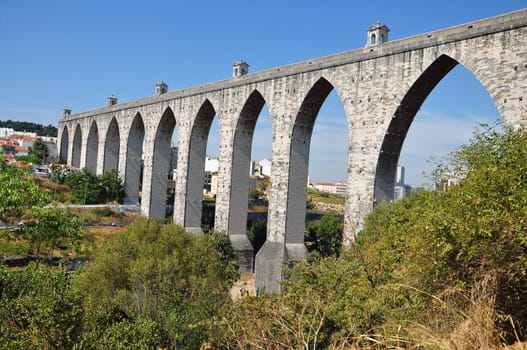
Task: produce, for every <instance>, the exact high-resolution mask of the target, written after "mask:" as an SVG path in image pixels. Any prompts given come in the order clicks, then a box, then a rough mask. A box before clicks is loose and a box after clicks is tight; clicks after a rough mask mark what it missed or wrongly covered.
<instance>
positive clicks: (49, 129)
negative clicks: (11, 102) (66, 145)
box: [0, 120, 58, 137]
mask: <svg viewBox="0 0 527 350" xmlns="http://www.w3.org/2000/svg"><path fill="white" fill-rule="evenodd" d="M0 128H11V129H14V130H15V131H26V132H34V133H36V134H37V135H38V136H51V137H57V134H58V130H57V128H56V127H55V126H53V125H51V124H49V125H47V126H44V125H42V124H37V123H32V122H18V121H14V120H6V121H3V120H0Z"/></svg>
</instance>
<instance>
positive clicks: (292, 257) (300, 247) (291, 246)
mask: <svg viewBox="0 0 527 350" xmlns="http://www.w3.org/2000/svg"><path fill="white" fill-rule="evenodd" d="M285 248H286V252H287V263H288V264H294V263H296V262H299V261H300V260H303V259H305V258H306V256H307V248H306V245H305V244H304V243H286V244H285Z"/></svg>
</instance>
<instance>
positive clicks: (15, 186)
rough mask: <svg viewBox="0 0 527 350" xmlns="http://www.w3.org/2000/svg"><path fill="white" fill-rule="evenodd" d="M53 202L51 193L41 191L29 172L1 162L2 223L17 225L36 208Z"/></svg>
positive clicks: (0, 205)
mask: <svg viewBox="0 0 527 350" xmlns="http://www.w3.org/2000/svg"><path fill="white" fill-rule="evenodd" d="M50 201H51V196H50V193H49V191H41V190H40V188H39V187H38V185H37V184H36V182H35V180H34V179H33V178H32V177H31V176H30V175H29V172H28V171H27V170H24V169H21V168H18V167H7V166H5V165H4V163H3V162H0V221H1V222H3V223H7V224H10V223H16V222H19V221H22V220H24V218H27V216H28V215H29V213H30V209H31V208H34V207H42V206H44V205H46V204H48V203H50Z"/></svg>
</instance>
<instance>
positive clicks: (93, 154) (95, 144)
mask: <svg viewBox="0 0 527 350" xmlns="http://www.w3.org/2000/svg"><path fill="white" fill-rule="evenodd" d="M98 155H99V128H98V127H97V121H95V120H93V121H92V123H91V127H90V131H89V132H88V142H87V143H86V168H88V170H90V171H91V172H92V173H94V174H95V173H96V172H97V157H98Z"/></svg>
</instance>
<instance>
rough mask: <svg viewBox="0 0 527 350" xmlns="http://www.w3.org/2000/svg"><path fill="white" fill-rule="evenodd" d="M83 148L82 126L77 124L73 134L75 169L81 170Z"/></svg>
mask: <svg viewBox="0 0 527 350" xmlns="http://www.w3.org/2000/svg"><path fill="white" fill-rule="evenodd" d="M81 148H82V130H81V126H80V124H77V126H76V127H75V133H74V134H73V149H72V150H71V166H72V167H74V168H80V166H81Z"/></svg>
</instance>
